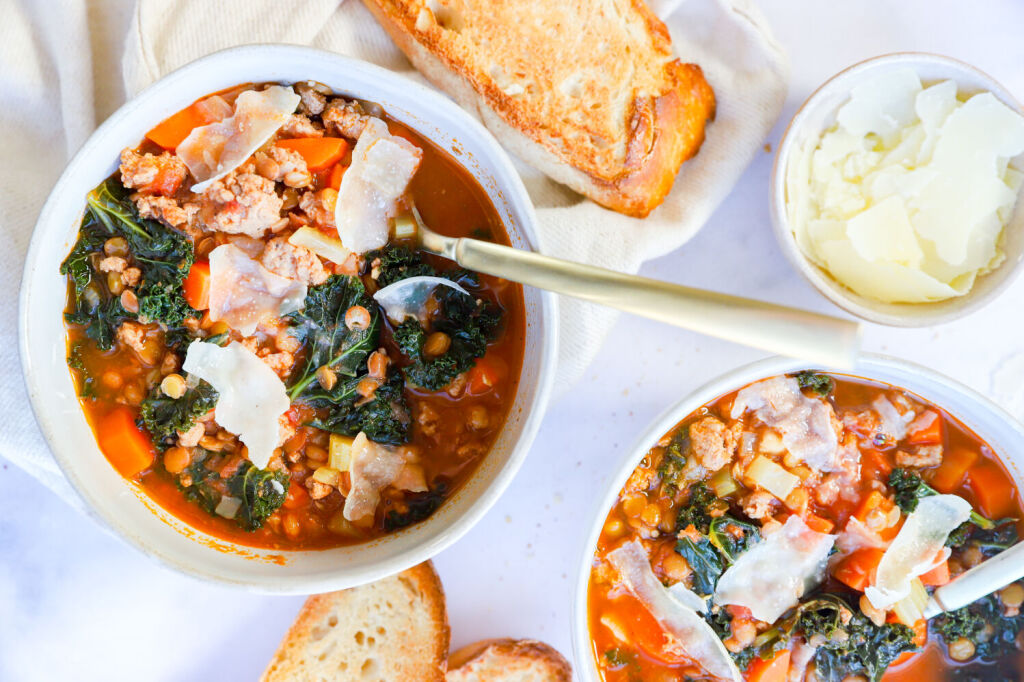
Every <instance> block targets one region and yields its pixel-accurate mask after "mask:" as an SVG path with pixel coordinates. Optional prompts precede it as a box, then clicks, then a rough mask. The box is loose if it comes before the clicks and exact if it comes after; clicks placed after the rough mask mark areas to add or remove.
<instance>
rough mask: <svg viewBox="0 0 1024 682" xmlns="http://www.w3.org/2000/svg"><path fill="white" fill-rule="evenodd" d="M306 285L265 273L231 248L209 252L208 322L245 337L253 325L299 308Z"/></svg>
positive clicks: (219, 247) (250, 333) (224, 246)
mask: <svg viewBox="0 0 1024 682" xmlns="http://www.w3.org/2000/svg"><path fill="white" fill-rule="evenodd" d="M306 291H307V288H306V285H305V284H303V283H302V282H296V281H295V280H291V279H288V278H287V277H282V276H280V275H278V274H275V273H273V272H271V271H270V270H267V269H266V268H265V267H263V265H261V264H260V263H259V262H258V261H256V260H254V259H253V258H251V257H249V256H248V255H247V254H246V253H245V252H244V251H242V250H241V249H240V248H238V247H237V246H235V245H234V244H223V245H221V246H218V247H217V248H216V249H214V250H213V251H211V252H210V319H212V320H213V321H214V322H217V321H220V320H223V321H224V322H226V323H227V324H228V325H229V326H230V327H231V328H232V329H235V330H237V331H239V332H240V333H241V334H242V335H244V336H251V335H252V334H253V332H255V331H256V325H258V324H259V323H260V322H261V321H262V320H264V319H267V318H271V317H280V316H281V315H286V314H288V313H291V312H295V311H296V310H299V309H300V308H302V304H303V302H304V301H305V300H306Z"/></svg>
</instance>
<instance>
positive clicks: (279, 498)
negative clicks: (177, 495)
mask: <svg viewBox="0 0 1024 682" xmlns="http://www.w3.org/2000/svg"><path fill="white" fill-rule="evenodd" d="M210 456H211V453H209V452H208V451H206V450H202V449H197V450H196V451H195V452H194V454H193V458H192V462H191V463H190V464H189V466H188V468H187V469H185V471H184V472H183V473H182V474H181V476H180V477H179V478H178V487H179V488H180V489H181V490H182V491H183V493H184V495H185V498H186V499H188V500H190V501H192V502H194V503H195V504H198V505H199V506H200V507H202V508H203V509H205V510H206V511H207V513H210V514H215V513H216V511H215V510H216V509H217V505H219V504H220V501H221V500H222V499H223V498H224V497H225V496H230V497H234V498H236V499H238V500H239V501H240V503H241V504H240V506H239V507H238V511H237V512H235V516H234V519H233V520H234V521H235V523H237V524H238V525H239V526H241V527H242V528H244V529H245V530H248V531H254V530H257V529H259V528H261V527H262V526H263V523H264V522H265V521H266V520H267V518H268V517H269V516H270V515H271V514H273V513H274V512H275V511H277V509H278V508H280V506H281V505H282V504H284V500H285V497H286V496H287V495H288V486H289V484H290V481H291V479H290V477H289V476H288V472H287V471H271V470H269V469H260V468H259V467H257V466H255V465H254V464H253V463H252V462H250V461H248V460H244V461H242V463H241V464H240V465H239V466H238V468H237V469H236V470H235V472H234V473H233V474H232V475H231V476H229V477H228V478H227V479H223V478H221V476H220V474H218V473H217V472H216V471H214V470H212V469H211V468H209V467H208V466H207V465H208V464H209V460H210Z"/></svg>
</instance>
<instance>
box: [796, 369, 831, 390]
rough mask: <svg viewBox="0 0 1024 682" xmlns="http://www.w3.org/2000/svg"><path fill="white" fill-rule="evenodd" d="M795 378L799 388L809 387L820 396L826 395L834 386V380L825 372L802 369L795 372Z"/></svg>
mask: <svg viewBox="0 0 1024 682" xmlns="http://www.w3.org/2000/svg"><path fill="white" fill-rule="evenodd" d="M795 378H796V381H797V383H798V384H800V388H809V389H811V390H812V391H813V392H815V393H817V394H818V395H820V396H822V397H824V396H827V395H828V394H829V393H831V392H832V389H833V388H835V381H833V379H832V377H830V376H829V375H827V374H819V373H818V372H812V371H810V370H804V371H803V372H797V373H796V375H795Z"/></svg>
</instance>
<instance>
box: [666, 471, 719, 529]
mask: <svg viewBox="0 0 1024 682" xmlns="http://www.w3.org/2000/svg"><path fill="white" fill-rule="evenodd" d="M717 501H718V498H717V497H716V496H715V493H713V492H712V491H711V490H710V489H709V488H708V487H707V486H706V485H705V484H704V483H694V484H693V485H692V486H690V497H689V499H688V500H687V502H686V504H685V505H684V506H682V507H680V508H679V513H678V515H677V516H676V530H677V531H680V530H684V529H685V528H686V527H688V526H690V525H693V527H694V528H696V529H697V532H698V533H700V534H701V535H707V533H708V531H709V530H710V528H711V507H712V506H713V505H714V504H715V503H716V502H717Z"/></svg>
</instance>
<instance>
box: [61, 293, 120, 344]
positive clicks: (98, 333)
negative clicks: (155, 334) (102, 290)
mask: <svg viewBox="0 0 1024 682" xmlns="http://www.w3.org/2000/svg"><path fill="white" fill-rule="evenodd" d="M92 299H93V297H92V296H90V295H88V294H87V295H86V296H82V297H80V298H78V299H77V300H76V301H75V306H76V308H75V310H74V311H73V312H70V313H65V315H64V319H65V321H66V322H67V323H68V324H77V325H83V326H84V327H85V335H86V336H87V337H89V338H90V339H92V340H93V342H95V344H96V347H97V348H99V349H100V350H110V349H111V348H113V347H114V340H115V339H116V338H117V328H118V327H120V326H121V323H122V322H124V321H125V320H128V319H132V318H133V317H134V316H133V315H132V314H131V313H129V312H128V311H127V310H125V309H124V307H123V306H122V305H121V299H119V298H117V297H116V296H114V297H112V298H107V299H106V300H99V299H98V298H97V299H95V300H96V303H95V304H92V303H91V302H90V301H91V300H92Z"/></svg>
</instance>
